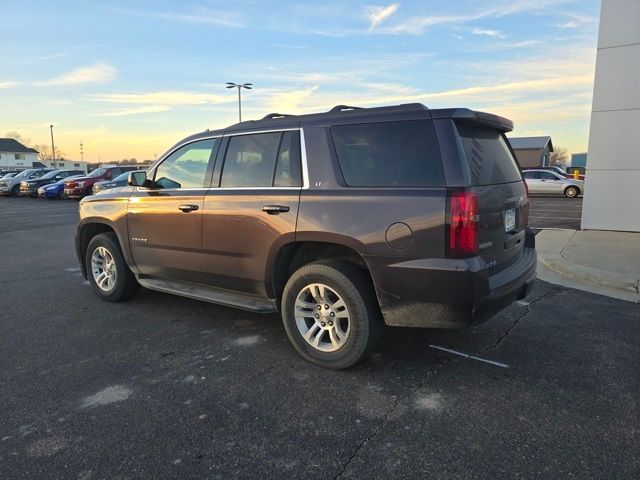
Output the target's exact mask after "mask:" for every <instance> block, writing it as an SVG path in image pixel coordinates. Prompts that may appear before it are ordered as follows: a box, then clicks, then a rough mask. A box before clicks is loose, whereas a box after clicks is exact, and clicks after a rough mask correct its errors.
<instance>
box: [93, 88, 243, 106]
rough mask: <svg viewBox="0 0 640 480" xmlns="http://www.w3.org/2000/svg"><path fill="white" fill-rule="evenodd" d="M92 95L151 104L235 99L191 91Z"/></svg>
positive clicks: (112, 100)
mask: <svg viewBox="0 0 640 480" xmlns="http://www.w3.org/2000/svg"><path fill="white" fill-rule="evenodd" d="M220 88H222V87H220ZM90 97H91V98H93V99H95V100H100V101H104V102H112V103H129V104H150V105H205V104H218V103H226V102H231V101H235V97H234V96H233V95H215V94H210V93H201V92H189V91H158V92H143V93H102V94H97V95H91V96H90Z"/></svg>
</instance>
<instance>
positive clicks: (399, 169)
mask: <svg viewBox="0 0 640 480" xmlns="http://www.w3.org/2000/svg"><path fill="white" fill-rule="evenodd" d="M331 135H332V137H333V142H334V144H335V147H336V154H337V156H338V162H339V163H340V168H341V170H342V174H343V176H344V180H345V182H346V183H347V185H349V186H352V187H437V186H442V185H444V174H443V171H442V162H441V160H440V150H439V148H438V142H437V139H436V136H435V132H434V130H433V124H432V123H431V122H430V121H427V120H412V121H404V122H384V123H368V124H358V125H340V126H335V127H333V128H332V129H331Z"/></svg>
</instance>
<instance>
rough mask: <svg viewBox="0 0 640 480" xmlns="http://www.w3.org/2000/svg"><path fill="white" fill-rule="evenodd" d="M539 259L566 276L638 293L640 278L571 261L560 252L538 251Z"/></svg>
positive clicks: (600, 285) (597, 285)
mask: <svg viewBox="0 0 640 480" xmlns="http://www.w3.org/2000/svg"><path fill="white" fill-rule="evenodd" d="M538 260H539V261H540V263H542V264H543V265H544V266H545V267H547V268H548V269H549V270H552V271H553V272H555V273H557V274H560V275H563V276H565V277H569V278H572V279H574V280H578V281H580V282H584V283H588V284H591V285H594V286H596V287H609V288H614V289H616V290H623V291H625V292H628V293H631V294H634V295H638V294H639V293H640V292H639V284H640V280H638V279H635V278H628V277H624V276H622V275H616V274H614V273H609V272H606V273H605V272H603V271H602V270H598V269H595V268H591V267H585V266H583V265H577V264H575V263H570V262H568V261H567V260H565V259H564V257H562V255H560V254H549V253H544V254H542V253H541V252H540V251H538Z"/></svg>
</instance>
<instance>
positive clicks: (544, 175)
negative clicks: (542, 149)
mask: <svg viewBox="0 0 640 480" xmlns="http://www.w3.org/2000/svg"><path fill="white" fill-rule="evenodd" d="M538 178H540V179H542V180H558V177H556V176H555V175H554V174H553V173H551V172H538Z"/></svg>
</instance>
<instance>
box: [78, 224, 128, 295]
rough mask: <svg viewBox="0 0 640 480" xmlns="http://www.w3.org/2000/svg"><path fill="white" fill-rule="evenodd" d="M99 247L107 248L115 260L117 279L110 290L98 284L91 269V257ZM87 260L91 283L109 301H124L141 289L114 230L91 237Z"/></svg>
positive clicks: (86, 254)
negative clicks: (125, 258)
mask: <svg viewBox="0 0 640 480" xmlns="http://www.w3.org/2000/svg"><path fill="white" fill-rule="evenodd" d="M98 247H104V248H106V249H107V251H108V252H109V254H110V255H111V257H113V260H114V265H115V269H116V280H115V284H114V286H113V287H112V288H111V289H110V290H109V291H105V290H103V289H101V288H100V287H99V286H98V284H97V283H96V280H95V278H94V275H93V272H92V270H91V257H92V255H93V252H94V251H95V250H96V249H97V248H98ZM85 262H86V266H87V277H88V279H89V283H90V284H91V286H92V287H93V290H94V291H95V292H96V293H97V294H98V296H99V297H100V298H102V299H103V300H106V301H107V302H124V301H125V300H129V299H130V298H131V297H133V296H134V295H135V294H136V293H137V292H138V290H139V289H140V284H139V283H138V281H137V280H136V277H135V276H134V275H133V273H131V270H130V269H129V266H128V265H127V262H125V260H124V256H123V255H122V250H121V249H120V244H119V242H118V237H117V236H116V234H115V233H113V232H108V233H101V234H99V235H96V236H95V237H93V238H92V239H91V241H90V242H89V245H88V247H87V251H86V253H85Z"/></svg>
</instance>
